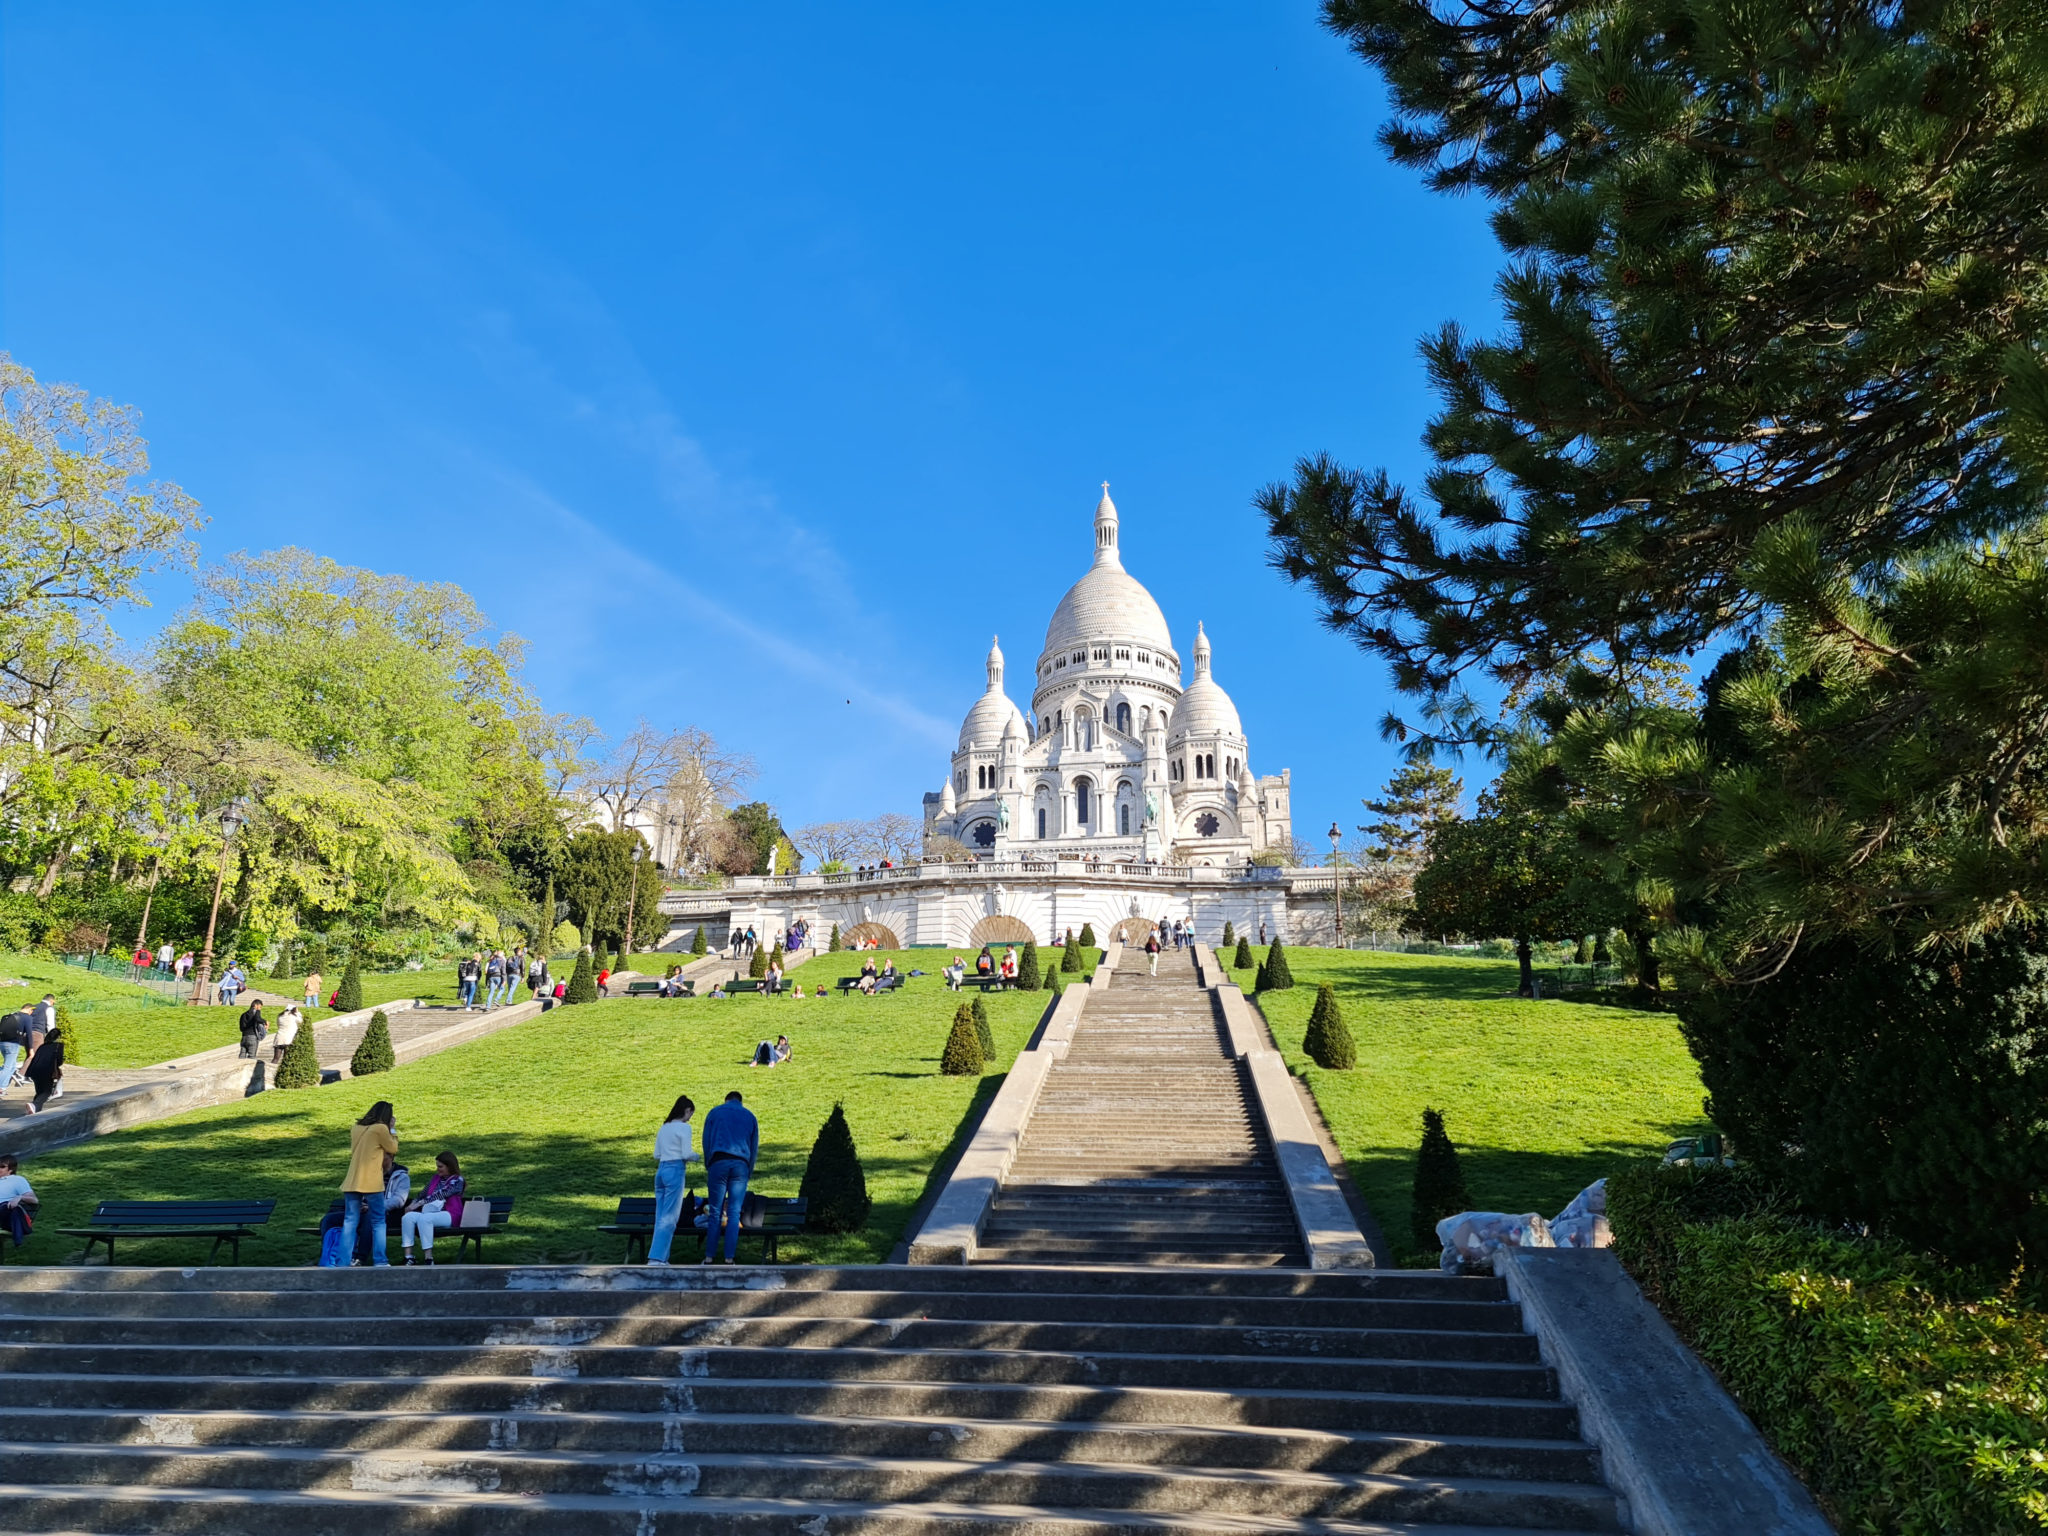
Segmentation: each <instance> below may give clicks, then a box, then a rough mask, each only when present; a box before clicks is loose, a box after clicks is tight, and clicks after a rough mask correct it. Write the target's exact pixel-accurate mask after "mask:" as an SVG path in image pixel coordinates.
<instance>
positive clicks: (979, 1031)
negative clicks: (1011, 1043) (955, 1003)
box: [968, 992, 996, 1061]
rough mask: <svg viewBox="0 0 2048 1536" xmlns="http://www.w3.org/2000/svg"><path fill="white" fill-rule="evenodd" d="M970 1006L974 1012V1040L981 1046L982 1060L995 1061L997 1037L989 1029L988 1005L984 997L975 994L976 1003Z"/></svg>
mask: <svg viewBox="0 0 2048 1536" xmlns="http://www.w3.org/2000/svg"><path fill="white" fill-rule="evenodd" d="M968 1006H969V1007H970V1008H972V1009H973V1012H974V1038H975V1041H976V1043H977V1044H979V1045H980V1046H981V1056H982V1060H984V1061H994V1060H995V1059H996V1037H995V1032H994V1031H993V1030H991V1029H990V1028H989V1027H988V1004H987V1003H986V1002H984V1001H983V1000H982V995H981V994H980V993H979V992H977V993H975V994H974V1001H973V1002H972V1003H970V1004H969V1005H968Z"/></svg>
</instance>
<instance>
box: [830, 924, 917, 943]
mask: <svg viewBox="0 0 2048 1536" xmlns="http://www.w3.org/2000/svg"><path fill="white" fill-rule="evenodd" d="M869 939H873V940H874V941H875V947H876V948H878V949H901V948H902V947H903V942H902V940H900V939H898V938H897V937H896V931H895V930H894V929H893V928H890V927H889V926H888V925H886V924H884V923H855V924H854V925H853V926H852V927H851V928H849V929H847V930H846V931H845V932H844V933H842V934H840V935H839V942H840V943H841V944H843V945H845V946H846V947H847V948H848V949H854V948H856V947H858V946H859V945H862V944H865V943H867V941H868V940H869Z"/></svg>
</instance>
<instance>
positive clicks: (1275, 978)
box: [1259, 937, 1294, 992]
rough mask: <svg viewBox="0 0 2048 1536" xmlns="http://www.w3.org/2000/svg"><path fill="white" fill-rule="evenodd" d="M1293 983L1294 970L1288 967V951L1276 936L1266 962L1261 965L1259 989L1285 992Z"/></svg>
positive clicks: (1267, 953) (1268, 951)
mask: <svg viewBox="0 0 2048 1536" xmlns="http://www.w3.org/2000/svg"><path fill="white" fill-rule="evenodd" d="M1293 985H1294V972H1293V971H1291V970H1289V969H1288V967H1287V951H1286V949H1285V948H1283V947H1282V945H1281V943H1280V940H1279V939H1278V938H1277V937H1276V938H1275V939H1274V940H1273V947H1272V948H1271V949H1269V950H1267V951H1266V963H1265V964H1264V965H1262V966H1260V967H1259V990H1260V991H1261V992H1285V991H1286V990H1287V989H1288V988H1289V987H1291V986H1293Z"/></svg>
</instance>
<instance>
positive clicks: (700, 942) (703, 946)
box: [690, 923, 839, 955]
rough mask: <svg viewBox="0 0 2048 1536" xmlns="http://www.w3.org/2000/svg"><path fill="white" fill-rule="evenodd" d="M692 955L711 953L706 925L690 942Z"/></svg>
mask: <svg viewBox="0 0 2048 1536" xmlns="http://www.w3.org/2000/svg"><path fill="white" fill-rule="evenodd" d="M838 931H839V930H838V929H836V928H835V929H834V930H833V932H834V933H837V932H838ZM690 953H691V954H693V955H708V954H710V953H711V945H710V942H709V941H708V940H706V939H705V937H704V925H703V924H702V923H699V924H698V925H697V937H695V938H694V939H692V940H690Z"/></svg>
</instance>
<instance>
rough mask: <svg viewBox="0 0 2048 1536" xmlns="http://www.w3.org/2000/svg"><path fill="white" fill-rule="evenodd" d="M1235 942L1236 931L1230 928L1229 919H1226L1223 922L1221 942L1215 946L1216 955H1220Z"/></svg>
mask: <svg viewBox="0 0 2048 1536" xmlns="http://www.w3.org/2000/svg"><path fill="white" fill-rule="evenodd" d="M1236 942H1237V929H1236V928H1234V927H1233V926H1231V922H1230V919H1229V918H1227V917H1226V918H1225V919H1224V920H1223V942H1222V943H1221V944H1219V945H1218V946H1217V953H1219V954H1220V953H1222V952H1223V951H1224V950H1226V949H1228V948H1230V946H1231V945H1233V944H1235V943H1236Z"/></svg>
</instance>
